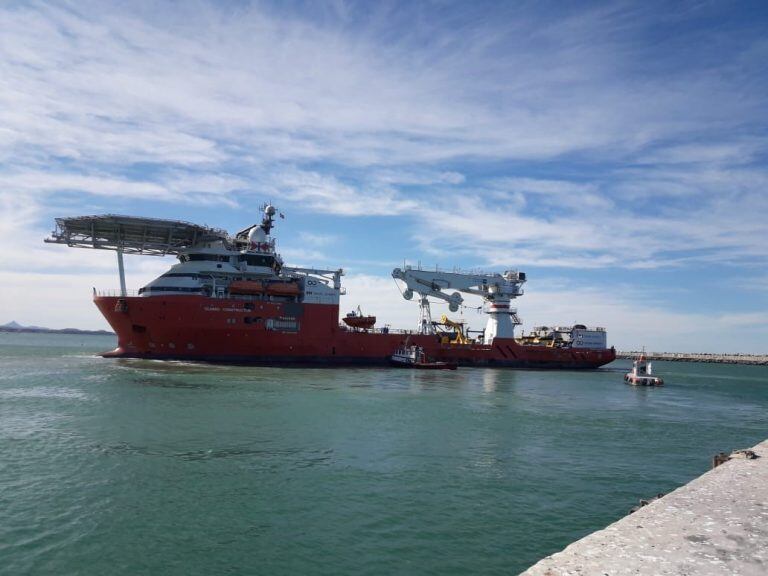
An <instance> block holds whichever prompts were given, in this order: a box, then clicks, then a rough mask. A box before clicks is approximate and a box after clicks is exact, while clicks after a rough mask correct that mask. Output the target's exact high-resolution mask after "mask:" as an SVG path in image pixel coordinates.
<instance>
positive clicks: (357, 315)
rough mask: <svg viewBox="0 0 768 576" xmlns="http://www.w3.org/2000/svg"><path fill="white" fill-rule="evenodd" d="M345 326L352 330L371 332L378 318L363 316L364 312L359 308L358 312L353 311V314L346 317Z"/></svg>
mask: <svg viewBox="0 0 768 576" xmlns="http://www.w3.org/2000/svg"><path fill="white" fill-rule="evenodd" d="M344 324H346V325H347V326H349V327H350V328H360V329H362V330H370V329H371V328H373V325H374V324H376V316H363V312H362V310H360V306H358V307H357V310H352V312H350V313H349V314H347V315H346V316H345V317H344Z"/></svg>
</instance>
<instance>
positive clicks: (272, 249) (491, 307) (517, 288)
mask: <svg viewBox="0 0 768 576" xmlns="http://www.w3.org/2000/svg"><path fill="white" fill-rule="evenodd" d="M262 208H263V218H262V220H261V222H260V223H257V224H254V225H252V226H249V227H248V228H245V229H244V230H241V231H239V232H237V233H236V234H234V235H230V234H229V233H227V232H226V231H224V230H220V229H216V228H211V227H207V226H200V225H197V224H191V223H188V222H182V221H176V220H160V219H155V218H140V217H130V216H117V215H111V214H107V215H101V216H80V217H73V218H57V219H56V228H55V230H54V231H53V232H52V234H51V237H49V238H46V239H45V241H46V242H49V243H56V244H65V245H68V246H72V247H80V248H92V249H106V250H114V251H115V252H117V264H118V273H119V278H120V289H119V290H118V291H114V292H112V291H98V290H96V289H95V288H94V290H93V301H94V303H95V304H96V306H97V307H98V309H99V310H100V311H101V313H102V314H103V315H104V317H105V318H106V320H107V322H109V324H110V326H112V328H113V329H114V331H115V333H116V334H117V339H118V344H117V348H116V349H115V350H112V351H109V352H105V353H104V354H103V356H105V357H109V358H151V359H167V360H196V361H207V362H230V363H248V364H267V365H327V366H333V365H371V366H374V365H381V366H385V365H388V364H389V361H390V359H391V357H392V354H393V353H395V352H396V351H397V350H398V349H399V348H401V347H402V346H403V345H404V342H405V341H406V340H407V341H408V342H409V343H410V344H411V345H414V346H418V347H420V348H421V349H423V350H424V352H425V353H426V354H427V355H428V356H429V357H430V358H431V359H433V360H434V361H437V362H447V363H455V364H457V365H459V366H498V367H509V368H559V369H572V368H597V367H599V366H602V365H604V364H607V363H609V362H611V361H612V360H614V359H615V357H616V353H615V350H614V349H613V348H608V347H607V341H606V331H605V329H603V328H588V327H587V326H585V325H574V326H571V327H557V329H556V330H555V329H544V328H539V329H537V331H535V334H534V335H533V336H532V335H529V336H527V337H525V336H521V337H516V336H515V329H516V327H517V326H519V325H520V324H521V321H520V319H519V317H518V315H517V310H516V309H515V308H513V307H511V302H512V300H514V299H516V298H518V297H519V296H521V295H523V288H522V286H523V284H524V283H525V281H526V275H525V273H524V272H519V271H515V270H508V271H505V272H503V273H498V272H496V273H474V272H462V271H459V270H453V271H443V270H438V269H434V270H427V269H422V268H421V267H413V266H403V267H402V268H395V269H394V270H393V271H392V276H393V278H395V280H396V284H398V286H399V287H400V289H401V294H402V296H403V297H404V298H405V299H407V300H414V296H416V298H415V302H416V303H417V304H418V308H419V320H418V323H417V326H416V327H415V328H414V329H413V330H395V329H391V328H390V327H388V326H384V327H376V326H375V324H374V323H375V316H366V317H364V318H365V319H366V321H365V322H363V321H354V322H340V318H339V303H340V297H341V296H342V295H344V294H346V292H345V289H344V288H343V287H342V285H341V279H342V277H343V275H344V272H343V270H342V269H336V270H326V269H318V268H301V267H293V266H287V265H285V264H284V262H283V260H282V258H281V257H280V254H279V253H278V252H277V248H276V242H275V239H274V238H273V236H272V231H273V228H274V227H275V218H276V216H280V217H282V214H280V213H278V211H277V210H276V208H275V207H274V206H272V205H264V206H263V207H262ZM124 254H143V255H154V256H158V255H175V256H176V257H177V259H178V263H177V264H175V265H173V266H172V267H171V268H170V269H169V270H168V271H167V272H165V273H164V274H162V275H160V276H159V277H158V278H156V279H154V280H152V281H151V282H150V283H149V284H147V285H146V286H144V287H142V288H140V289H139V290H138V291H137V292H135V293H133V292H129V291H128V290H127V289H126V281H125V272H124V267H123V255H124ZM463 295H472V296H476V297H479V298H480V299H481V300H482V302H483V311H484V312H485V313H486V314H487V316H488V319H487V323H486V326H485V329H484V330H482V331H479V332H478V336H477V337H474V338H470V337H469V336H468V334H465V333H464V330H463V325H462V324H461V323H458V322H455V321H451V320H449V319H448V318H447V317H446V316H443V317H442V319H441V320H442V321H433V320H432V316H431V310H430V299H431V300H433V301H434V300H441V301H443V302H446V303H447V304H448V308H449V310H450V311H451V312H456V311H458V310H459V307H461V306H465V304H464V296H463ZM354 316H355V317H358V315H357V314H355V315H354ZM351 317H352V316H351V315H350V318H351ZM360 317H361V318H363V317H362V316H360ZM548 331H549V332H548Z"/></svg>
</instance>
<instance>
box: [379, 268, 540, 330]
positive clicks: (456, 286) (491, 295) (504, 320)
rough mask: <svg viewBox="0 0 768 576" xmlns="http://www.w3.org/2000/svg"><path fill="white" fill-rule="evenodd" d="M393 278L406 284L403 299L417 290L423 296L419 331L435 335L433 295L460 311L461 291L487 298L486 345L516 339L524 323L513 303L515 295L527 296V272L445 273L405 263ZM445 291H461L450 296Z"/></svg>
mask: <svg viewBox="0 0 768 576" xmlns="http://www.w3.org/2000/svg"><path fill="white" fill-rule="evenodd" d="M392 277H393V278H395V279H396V280H402V281H403V282H404V283H405V286H406V288H405V290H404V291H403V298H405V299H406V300H411V299H412V298H413V294H414V292H415V293H417V294H418V295H419V296H420V299H419V307H420V315H419V328H418V330H419V333H421V334H434V333H435V327H434V325H433V324H432V315H431V312H430V308H429V297H430V296H431V297H434V298H439V299H441V300H445V301H446V302H448V309H449V310H450V311H451V312H456V311H457V310H458V309H459V306H461V304H462V303H463V302H464V298H463V297H462V296H461V294H460V293H459V292H464V293H465V294H474V295H476V296H480V297H482V298H483V300H484V310H485V312H486V313H487V314H488V324H487V325H486V328H485V344H488V345H490V344H491V343H492V342H493V339H494V338H514V335H515V333H514V332H515V325H517V324H520V323H521V322H520V319H519V318H518V317H517V310H516V309H514V308H511V307H510V305H509V303H510V301H511V300H512V299H513V298H517V297H518V296H522V295H523V288H522V286H523V284H524V283H525V273H524V272H516V271H514V270H507V271H506V272H504V274H498V273H495V274H472V273H464V272H443V271H440V270H437V269H436V270H422V269H421V268H413V267H411V266H405V267H404V268H402V269H401V268H395V269H394V270H392ZM443 290H458V292H453V293H452V294H450V295H448V294H446V293H445V292H443Z"/></svg>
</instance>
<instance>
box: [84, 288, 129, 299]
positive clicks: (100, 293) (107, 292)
mask: <svg viewBox="0 0 768 576" xmlns="http://www.w3.org/2000/svg"><path fill="white" fill-rule="evenodd" d="M93 295H94V296H107V297H120V296H138V295H139V291H138V290H126V291H125V294H123V293H122V292H121V291H120V289H119V288H114V289H110V290H97V289H96V288H94V289H93Z"/></svg>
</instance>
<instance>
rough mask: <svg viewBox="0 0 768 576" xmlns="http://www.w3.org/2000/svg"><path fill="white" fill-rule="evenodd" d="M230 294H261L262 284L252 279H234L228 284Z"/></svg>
mask: <svg viewBox="0 0 768 576" xmlns="http://www.w3.org/2000/svg"><path fill="white" fill-rule="evenodd" d="M229 292H230V294H261V293H262V292H264V284H262V283H261V282H255V281H253V280H235V281H234V282H231V283H230V284H229Z"/></svg>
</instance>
